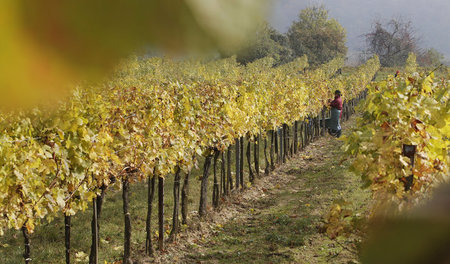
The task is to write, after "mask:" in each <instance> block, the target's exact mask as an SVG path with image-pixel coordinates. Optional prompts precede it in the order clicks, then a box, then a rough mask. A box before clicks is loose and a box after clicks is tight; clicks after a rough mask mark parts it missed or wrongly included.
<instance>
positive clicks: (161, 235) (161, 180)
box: [158, 176, 165, 251]
mask: <svg viewBox="0 0 450 264" xmlns="http://www.w3.org/2000/svg"><path fill="white" fill-rule="evenodd" d="M164 233H165V230H164V177H161V176H159V177H158V235H159V236H158V249H159V251H163V250H164Z"/></svg>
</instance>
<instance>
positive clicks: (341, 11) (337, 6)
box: [269, 0, 450, 58]
mask: <svg viewBox="0 0 450 264" xmlns="http://www.w3.org/2000/svg"><path fill="white" fill-rule="evenodd" d="M272 1H273V5H272V9H271V11H270V13H271V14H270V19H269V21H270V23H271V24H272V26H273V27H275V28H276V29H278V30H280V31H282V32H286V31H287V29H288V28H289V26H290V25H291V23H292V21H293V20H296V19H297V17H298V14H299V12H300V10H302V9H303V8H305V7H306V6H308V5H311V4H324V5H325V7H326V8H327V9H328V10H329V11H330V16H331V17H333V18H335V19H337V20H338V21H339V23H341V25H342V26H343V27H344V28H346V30H347V40H348V46H349V48H350V50H352V51H355V50H361V49H362V48H363V46H364V38H362V37H360V36H361V35H362V34H364V33H366V32H368V31H369V30H370V28H371V24H372V22H373V21H374V20H377V19H381V20H382V21H383V20H387V19H390V18H392V17H393V16H395V17H399V16H401V17H403V18H404V19H405V20H410V21H411V22H412V24H413V26H414V28H415V29H416V31H417V35H418V36H419V37H420V38H421V42H420V45H421V46H422V47H425V48H430V47H434V48H435V49H437V50H439V51H440V52H442V53H444V54H445V55H446V56H447V58H450V0H314V1H311V0H272Z"/></svg>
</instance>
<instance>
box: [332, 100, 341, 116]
mask: <svg viewBox="0 0 450 264" xmlns="http://www.w3.org/2000/svg"><path fill="white" fill-rule="evenodd" d="M330 106H331V107H334V108H336V109H337V110H340V111H341V114H340V115H339V118H342V98H341V97H340V96H335V97H334V100H333V101H331V103H330Z"/></svg>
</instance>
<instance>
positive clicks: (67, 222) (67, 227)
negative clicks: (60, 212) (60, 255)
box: [64, 214, 71, 264]
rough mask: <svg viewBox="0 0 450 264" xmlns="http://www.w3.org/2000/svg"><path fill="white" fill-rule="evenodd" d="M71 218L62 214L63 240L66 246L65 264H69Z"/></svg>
mask: <svg viewBox="0 0 450 264" xmlns="http://www.w3.org/2000/svg"><path fill="white" fill-rule="evenodd" d="M70 220H71V216H70V215H66V214H64V238H65V243H64V244H65V246H66V264H70V222H71V221H70Z"/></svg>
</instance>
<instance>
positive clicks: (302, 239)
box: [156, 117, 369, 263]
mask: <svg viewBox="0 0 450 264" xmlns="http://www.w3.org/2000/svg"><path fill="white" fill-rule="evenodd" d="M353 119H354V117H353V118H352V119H351V120H349V121H348V122H346V123H345V124H344V130H345V128H346V127H349V126H351V125H352V124H353V123H354V120H353ZM341 145H342V143H341V142H339V141H337V140H336V139H334V138H332V137H329V136H327V137H324V138H320V139H319V140H317V141H316V142H314V143H312V144H311V145H309V146H308V147H307V148H306V149H305V150H303V151H302V152H301V153H300V154H299V155H298V156H296V157H294V158H292V159H291V160H289V161H288V162H286V164H284V165H282V166H281V167H279V168H278V169H276V170H275V171H274V172H273V173H272V174H271V175H270V176H267V177H263V178H261V179H259V180H258V182H257V183H256V184H255V185H254V186H253V187H252V188H250V189H248V190H246V191H244V192H243V193H240V194H236V195H235V196H234V197H232V199H230V200H229V201H228V202H227V203H226V204H225V205H224V207H223V209H222V210H220V212H217V213H213V214H212V215H211V216H210V218H211V219H210V221H208V222H204V221H198V222H197V223H195V224H194V225H192V226H191V227H189V229H190V230H189V231H187V232H183V233H184V235H183V237H181V238H180V240H179V241H184V242H182V244H179V245H175V246H174V247H172V249H170V247H169V250H168V252H166V254H164V255H162V256H161V257H160V258H159V259H157V260H156V261H157V262H164V263H174V262H175V263H357V259H358V257H357V246H358V244H359V240H360V237H358V236H357V235H351V236H350V237H348V238H338V239H335V240H331V239H329V238H328V237H327V235H326V234H325V233H323V232H319V230H320V228H319V226H321V225H322V223H323V216H324V215H325V214H326V213H327V212H328V211H329V208H330V206H331V205H332V203H333V201H335V200H338V199H345V200H347V201H351V202H352V205H351V207H352V209H353V210H354V211H355V212H357V213H360V214H364V212H365V209H366V206H367V203H368V200H369V191H367V190H361V188H359V186H360V185H361V184H360V180H359V177H357V176H355V175H353V174H352V173H350V172H348V166H349V161H347V162H344V163H343V164H339V162H340V159H341V157H343V154H342V151H341V150H340V146H341ZM193 221H195V219H193Z"/></svg>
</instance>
